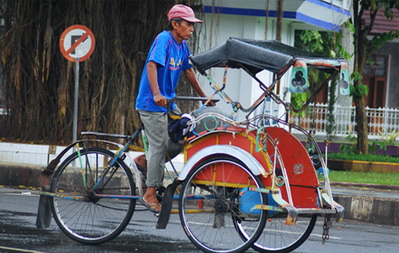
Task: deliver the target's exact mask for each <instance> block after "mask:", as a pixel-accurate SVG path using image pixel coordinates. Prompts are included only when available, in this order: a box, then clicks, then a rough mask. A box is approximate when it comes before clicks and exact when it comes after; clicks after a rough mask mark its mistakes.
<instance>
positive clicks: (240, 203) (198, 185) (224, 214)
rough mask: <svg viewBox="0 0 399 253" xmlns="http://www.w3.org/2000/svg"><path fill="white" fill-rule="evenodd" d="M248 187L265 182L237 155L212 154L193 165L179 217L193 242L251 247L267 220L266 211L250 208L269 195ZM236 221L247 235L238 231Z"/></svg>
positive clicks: (217, 247) (213, 247)
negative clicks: (213, 155)
mask: <svg viewBox="0 0 399 253" xmlns="http://www.w3.org/2000/svg"><path fill="white" fill-rule="evenodd" d="M249 187H253V188H255V189H256V188H262V187H263V183H262V181H261V180H260V178H259V177H258V176H254V175H253V174H252V173H251V172H250V170H249V169H248V168H247V167H245V166H244V165H243V164H242V163H241V162H240V161H238V160H236V159H234V158H231V157H227V156H221V157H213V158H210V159H207V160H205V161H203V162H202V163H201V164H200V165H198V166H196V167H194V168H193V169H192V171H191V172H190V173H189V175H188V176H187V178H186V180H185V181H184V183H183V186H182V190H181V193H180V198H179V215H180V221H181V224H182V226H183V229H184V231H185V233H186V234H187V236H188V238H189V239H190V240H191V242H193V243H194V244H195V245H196V246H197V247H198V248H199V249H201V250H203V251H205V252H242V251H245V250H246V249H248V248H249V247H250V246H251V245H252V243H253V242H254V241H255V240H256V239H257V237H258V236H259V235H260V233H261V232H262V230H263V227H264V225H265V222H266V212H264V211H261V210H260V209H257V210H251V208H252V207H253V206H254V205H255V204H265V203H266V197H264V196H263V195H264V194H261V193H259V192H257V191H249ZM248 193H249V194H250V195H251V196H250V197H249V195H248ZM251 199H253V200H251ZM237 223H239V225H240V229H242V230H243V231H245V232H246V234H247V235H249V236H248V237H247V238H242V237H241V236H240V234H239V233H238V232H237V231H235V224H237Z"/></svg>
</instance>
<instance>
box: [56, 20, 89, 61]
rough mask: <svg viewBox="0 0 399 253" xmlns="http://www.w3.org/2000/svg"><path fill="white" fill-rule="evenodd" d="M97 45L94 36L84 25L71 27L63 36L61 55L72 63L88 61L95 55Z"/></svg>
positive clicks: (61, 39)
mask: <svg viewBox="0 0 399 253" xmlns="http://www.w3.org/2000/svg"><path fill="white" fill-rule="evenodd" d="M95 45H96V41H95V38H94V34H93V33H92V32H91V31H90V29H89V28H87V27H86V26H84V25H73V26H70V27H68V28H67V29H66V30H65V31H64V32H63V33H62V34H61V38H60V50H61V53H62V55H63V56H64V57H65V58H66V59H67V60H69V61H72V62H82V61H85V60H87V58H89V57H90V55H91V54H92V53H93V51H94V47H95Z"/></svg>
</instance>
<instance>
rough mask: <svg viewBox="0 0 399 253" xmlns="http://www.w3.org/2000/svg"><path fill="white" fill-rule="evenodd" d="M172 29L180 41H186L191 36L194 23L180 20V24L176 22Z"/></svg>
mask: <svg viewBox="0 0 399 253" xmlns="http://www.w3.org/2000/svg"><path fill="white" fill-rule="evenodd" d="M173 27H174V29H175V30H176V34H177V36H178V37H179V38H181V39H182V40H188V39H190V38H191V36H193V32H194V23H191V22H187V21H186V20H182V21H181V22H176V23H175V25H174V26H173Z"/></svg>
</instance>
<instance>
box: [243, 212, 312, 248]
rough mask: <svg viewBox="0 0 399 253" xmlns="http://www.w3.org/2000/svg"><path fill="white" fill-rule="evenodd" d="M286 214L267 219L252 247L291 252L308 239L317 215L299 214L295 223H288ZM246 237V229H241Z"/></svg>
mask: <svg viewBox="0 0 399 253" xmlns="http://www.w3.org/2000/svg"><path fill="white" fill-rule="evenodd" d="M286 218H287V216H286V215H282V214H279V215H276V216H274V217H269V218H268V219H267V223H266V226H265V228H264V230H263V233H262V234H261V235H260V236H259V238H258V240H257V241H256V242H255V243H254V244H253V246H252V248H253V249H255V250H256V251H258V252H264V253H269V252H270V253H272V252H273V253H284V252H291V251H293V250H295V249H296V248H298V247H299V246H301V245H302V243H304V242H305V241H306V239H307V238H308V237H309V235H310V233H312V231H313V228H314V226H315V224H316V220H317V215H316V214H315V215H311V216H303V215H299V216H298V218H297V222H296V223H295V225H286V224H285V223H286ZM240 232H241V233H242V235H243V236H244V237H248V235H246V233H245V231H243V230H240Z"/></svg>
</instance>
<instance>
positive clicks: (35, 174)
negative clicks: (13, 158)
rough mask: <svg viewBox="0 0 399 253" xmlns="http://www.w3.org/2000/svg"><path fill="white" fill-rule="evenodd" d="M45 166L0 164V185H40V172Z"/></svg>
mask: <svg viewBox="0 0 399 253" xmlns="http://www.w3.org/2000/svg"><path fill="white" fill-rule="evenodd" d="M44 168H45V167H41V166H30V165H12V164H0V185H6V186H29V187H40V173H41V172H42V170H43V169H44Z"/></svg>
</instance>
